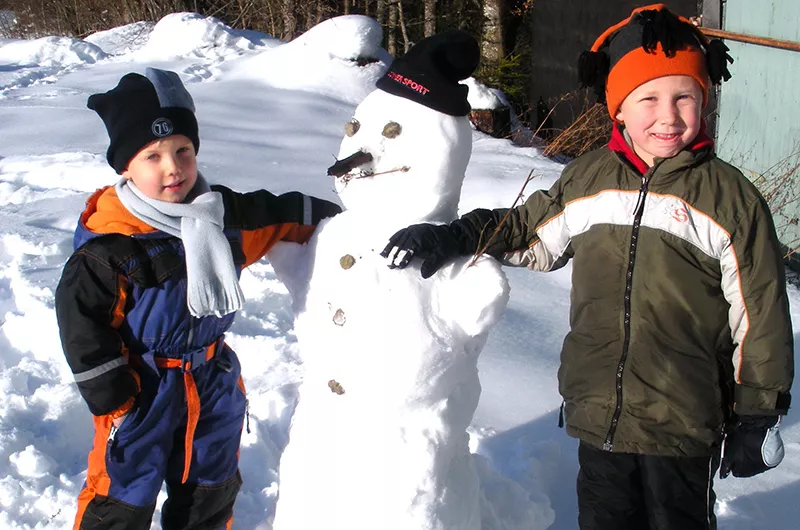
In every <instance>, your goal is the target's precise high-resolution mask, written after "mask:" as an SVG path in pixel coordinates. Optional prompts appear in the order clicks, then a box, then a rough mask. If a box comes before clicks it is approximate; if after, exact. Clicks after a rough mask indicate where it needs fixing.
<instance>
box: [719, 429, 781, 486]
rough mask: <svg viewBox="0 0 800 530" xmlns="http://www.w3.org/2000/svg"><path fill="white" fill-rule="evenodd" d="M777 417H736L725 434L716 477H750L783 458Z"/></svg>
mask: <svg viewBox="0 0 800 530" xmlns="http://www.w3.org/2000/svg"><path fill="white" fill-rule="evenodd" d="M778 424H780V416H739V418H738V420H737V421H736V423H734V424H733V426H732V427H731V428H730V429H729V430H728V433H727V436H726V437H725V449H724V451H723V455H722V465H721V466H720V468H719V476H720V478H725V477H727V476H728V475H729V474H730V473H733V476H734V477H752V476H754V475H758V474H759V473H763V472H764V471H767V470H768V469H772V468H773V467H775V466H777V465H778V464H780V463H781V461H782V460H783V455H784V450H783V440H781V435H780V433H779V432H778Z"/></svg>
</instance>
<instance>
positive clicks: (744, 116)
mask: <svg viewBox="0 0 800 530" xmlns="http://www.w3.org/2000/svg"><path fill="white" fill-rule="evenodd" d="M723 29H724V30H726V31H731V32H735V33H745V34H748V35H754V36H760V37H770V38H773V39H781V40H789V41H794V42H800V1H798V0H758V1H753V0H727V1H726V2H725V3H724V8H723ZM726 44H727V45H728V47H730V49H731V51H730V54H731V56H732V57H733V58H734V60H735V62H734V64H732V65H731V66H730V71H731V73H732V74H733V77H732V78H731V80H730V81H728V82H726V83H723V85H722V89H721V94H720V103H719V118H718V121H717V137H718V148H717V151H718V153H719V155H720V157H721V158H722V159H724V160H727V161H729V162H731V163H732V164H734V165H736V166H738V167H739V168H741V169H742V171H744V172H745V174H747V175H748V176H749V177H751V178H752V180H753V181H754V182H755V183H756V184H757V185H758V187H759V189H761V191H762V193H763V194H764V196H765V197H766V198H767V200H768V201H769V203H770V206H771V207H772V209H773V214H774V218H775V224H776V227H777V228H778V236H779V237H780V239H781V241H782V242H783V243H784V244H785V245H786V246H787V247H789V248H790V249H796V248H797V247H800V225H798V218H800V170H798V165H799V164H800V52H796V51H789V50H782V49H776V48H769V47H765V46H759V45H755V44H745V43H741V42H736V41H733V40H730V39H728V40H726Z"/></svg>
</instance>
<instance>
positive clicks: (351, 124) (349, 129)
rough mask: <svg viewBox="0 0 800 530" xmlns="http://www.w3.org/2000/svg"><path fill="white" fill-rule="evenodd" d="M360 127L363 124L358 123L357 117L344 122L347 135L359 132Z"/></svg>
mask: <svg viewBox="0 0 800 530" xmlns="http://www.w3.org/2000/svg"><path fill="white" fill-rule="evenodd" d="M360 128H361V124H360V123H358V120H357V119H355V118H353V119H352V120H350V121H348V122H347V123H345V124H344V133H345V134H346V135H347V136H353V135H355V134H356V133H357V132H358V130H359V129H360Z"/></svg>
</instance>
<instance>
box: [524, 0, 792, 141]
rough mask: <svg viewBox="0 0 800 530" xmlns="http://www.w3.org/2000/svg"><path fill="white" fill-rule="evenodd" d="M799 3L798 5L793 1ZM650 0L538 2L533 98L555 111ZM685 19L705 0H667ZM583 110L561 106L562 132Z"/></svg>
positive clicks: (559, 124)
mask: <svg viewBox="0 0 800 530" xmlns="http://www.w3.org/2000/svg"><path fill="white" fill-rule="evenodd" d="M789 1H798V0H789ZM648 3H655V2H648V1H647V0H638V1H636V0H535V2H534V7H533V9H534V11H533V17H532V27H531V33H532V35H533V43H532V47H533V53H532V56H533V64H532V80H531V99H530V101H533V102H536V101H538V99H539V97H540V96H541V97H542V98H543V99H544V101H545V102H546V103H548V105H550V106H552V105H553V104H554V103H555V101H557V100H558V99H559V98H560V97H561V95H562V94H564V93H567V92H571V91H574V90H576V89H577V88H578V87H579V84H578V57H579V56H580V54H581V52H582V51H584V50H588V49H589V48H590V47H591V45H592V44H593V43H594V40H595V39H596V38H597V37H598V36H599V35H600V34H601V33H602V32H603V31H605V29H606V28H608V27H609V26H611V25H613V24H616V23H617V22H619V21H620V20H622V19H624V18H626V17H627V16H628V15H630V13H631V11H632V10H633V9H635V8H637V7H640V6H642V5H647V4H648ZM663 3H665V4H666V5H667V6H668V7H669V8H670V9H672V10H673V11H675V12H676V13H679V14H681V15H683V16H685V17H689V16H695V15H698V14H700V13H701V12H702V4H703V1H702V0H666V1H664V2H663ZM579 111H580V109H579V108H574V106H570V105H564V104H561V105H559V107H558V108H557V109H556V110H555V111H554V112H553V122H554V126H555V127H556V128H562V127H564V126H566V125H567V124H569V123H570V122H571V121H572V119H573V118H574V115H576V114H575V113H576V112H579Z"/></svg>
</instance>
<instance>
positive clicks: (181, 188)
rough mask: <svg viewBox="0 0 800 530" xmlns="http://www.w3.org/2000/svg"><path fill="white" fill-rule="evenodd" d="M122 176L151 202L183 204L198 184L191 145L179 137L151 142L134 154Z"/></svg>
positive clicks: (195, 163) (195, 160)
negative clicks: (155, 200) (131, 182)
mask: <svg viewBox="0 0 800 530" xmlns="http://www.w3.org/2000/svg"><path fill="white" fill-rule="evenodd" d="M122 176H123V177H125V178H126V179H128V180H131V181H133V183H134V184H136V187H137V188H139V190H140V191H141V192H142V193H144V194H145V195H147V196H148V197H150V198H151V199H157V200H160V201H165V202H176V203H177V202H183V200H184V199H185V198H186V196H187V195H188V194H189V192H190V191H191V190H192V188H193V187H194V185H195V183H196V182H197V158H196V156H195V152H194V144H192V141H191V140H190V139H189V138H187V137H186V136H183V135H182V134H175V135H172V136H168V137H166V138H163V139H161V140H156V141H154V142H151V143H149V144H147V145H146V146H144V147H143V148H142V149H141V150H139V152H138V153H136V155H135V156H134V157H133V158H132V159H131V161H130V162H129V163H128V169H126V170H125V171H123V172H122Z"/></svg>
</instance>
